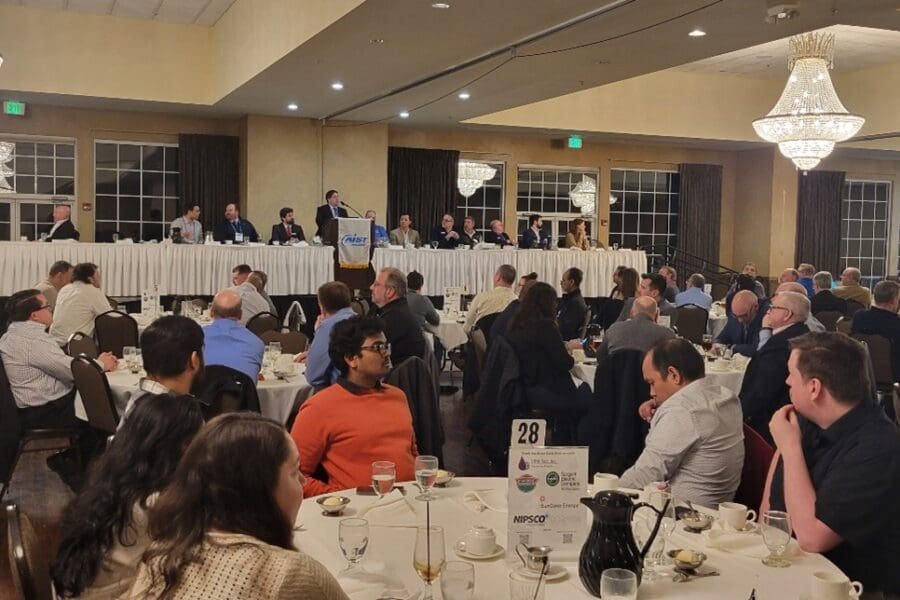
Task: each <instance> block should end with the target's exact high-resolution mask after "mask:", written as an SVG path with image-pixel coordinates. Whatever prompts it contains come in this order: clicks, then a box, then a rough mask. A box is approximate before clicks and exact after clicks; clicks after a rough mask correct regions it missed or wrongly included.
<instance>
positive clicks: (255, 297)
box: [228, 265, 269, 325]
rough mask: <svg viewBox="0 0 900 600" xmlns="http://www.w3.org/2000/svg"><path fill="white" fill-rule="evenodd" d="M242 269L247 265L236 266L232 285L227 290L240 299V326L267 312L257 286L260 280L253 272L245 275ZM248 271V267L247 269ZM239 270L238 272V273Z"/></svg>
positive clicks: (267, 308) (264, 301) (267, 309)
mask: <svg viewBox="0 0 900 600" xmlns="http://www.w3.org/2000/svg"><path fill="white" fill-rule="evenodd" d="M244 267H247V265H238V266H237V267H235V270H234V271H232V276H231V281H232V283H233V284H234V285H232V286H231V287H230V288H228V289H229V290H230V291H232V292H234V293H235V294H237V295H238V296H240V298H241V315H240V317H239V319H240V322H241V325H246V324H247V322H248V321H249V320H250V319H252V318H253V317H255V316H256V315H258V314H259V313H264V312H269V303H268V302H266V299H265V298H263V297H262V295H261V294H260V293H259V288H258V287H257V285H258V284H260V283H261V280H260V278H259V277H258V276H256V275H254V274H253V271H250V272H249V273H246V274H245V271H244ZM247 268H248V269H249V267H247ZM238 269H240V271H238Z"/></svg>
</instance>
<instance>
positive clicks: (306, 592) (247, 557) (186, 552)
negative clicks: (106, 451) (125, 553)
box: [128, 412, 399, 600]
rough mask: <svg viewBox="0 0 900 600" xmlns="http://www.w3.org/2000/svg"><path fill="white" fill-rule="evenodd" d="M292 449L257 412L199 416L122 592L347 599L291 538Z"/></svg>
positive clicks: (295, 506)
mask: <svg viewBox="0 0 900 600" xmlns="http://www.w3.org/2000/svg"><path fill="white" fill-rule="evenodd" d="M299 458H300V457H299V456H298V453H297V447H296V445H295V444H294V442H293V441H292V440H291V438H290V437H289V436H288V434H287V432H285V430H284V427H282V426H281V425H278V424H277V423H275V422H274V421H271V420H269V419H266V418H265V417H262V416H260V415H257V414H253V413H241V412H238V413H227V414H224V415H220V416H218V417H216V418H215V419H213V420H212V421H210V422H209V423H207V424H206V425H205V426H204V427H203V428H202V429H201V430H200V433H199V434H198V435H197V437H195V438H194V440H193V441H192V442H191V443H190V445H189V446H188V447H187V450H186V451H185V453H184V456H183V457H182V458H181V462H179V463H178V468H177V469H176V470H175V474H174V476H173V477H172V480H171V482H170V483H169V485H168V486H167V487H166V489H165V490H164V491H163V492H162V493H161V494H160V496H159V498H158V499H157V501H156V503H155V504H154V505H153V508H152V509H151V510H150V513H149V523H148V531H149V533H150V536H151V538H152V539H153V543H152V544H151V546H150V548H149V549H148V550H147V552H146V553H145V554H144V558H143V561H142V562H141V565H140V568H139V570H138V574H137V578H136V580H135V584H134V587H133V588H132V590H131V593H130V594H129V596H128V598H142V599H143V598H154V599H156V598H166V599H167V600H168V599H172V600H190V599H194V598H200V597H202V598H267V599H285V600H286V599H288V598H321V599H323V600H348V599H347V595H346V594H345V593H344V592H343V591H342V590H341V588H340V585H339V584H338V583H337V581H335V579H334V577H333V576H332V575H331V574H330V573H329V572H328V570H327V569H326V568H325V567H324V566H322V565H321V564H320V563H318V562H317V561H316V560H315V559H313V558H311V557H310V556H308V555H306V554H304V553H303V552H300V551H298V550H297V549H296V548H295V547H294V544H293V536H294V531H293V529H294V523H295V521H296V519H297V512H298V511H299V510H300V505H301V503H302V502H303V484H304V481H305V480H304V477H303V475H302V474H301V473H300V471H299V470H298V469H297V465H298V462H299ZM398 475H399V473H398Z"/></svg>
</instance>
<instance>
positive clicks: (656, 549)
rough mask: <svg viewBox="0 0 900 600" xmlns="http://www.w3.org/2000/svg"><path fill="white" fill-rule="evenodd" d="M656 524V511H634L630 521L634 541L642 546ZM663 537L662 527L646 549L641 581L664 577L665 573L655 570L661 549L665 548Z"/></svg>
mask: <svg viewBox="0 0 900 600" xmlns="http://www.w3.org/2000/svg"><path fill="white" fill-rule="evenodd" d="M655 524H656V513H655V512H653V511H651V510H642V511H640V512H637V513H635V515H634V521H633V523H632V531H633V532H634V537H635V541H636V542H637V545H638V547H639V548H641V547H643V546H644V545H645V544H646V543H647V540H649V539H650V534H651V533H652V532H653V527H654V526H655ZM665 545H666V544H665V539H664V538H663V535H662V529H660V531H659V532H658V533H657V534H656V537H655V538H654V539H653V544H652V545H651V546H650V547H649V548H648V549H647V554H646V556H645V557H644V574H643V577H642V579H643V581H648V582H652V581H659V580H660V579H663V578H665V575H663V574H662V573H659V572H658V571H657V570H656V567H657V566H658V565H659V562H660V561H659V557H660V556H662V553H663V550H664V549H665Z"/></svg>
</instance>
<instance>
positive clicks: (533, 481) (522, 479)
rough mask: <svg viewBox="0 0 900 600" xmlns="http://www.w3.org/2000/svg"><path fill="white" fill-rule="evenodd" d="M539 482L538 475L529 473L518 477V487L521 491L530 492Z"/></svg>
mask: <svg viewBox="0 0 900 600" xmlns="http://www.w3.org/2000/svg"><path fill="white" fill-rule="evenodd" d="M537 482H538V480H537V477H535V476H534V475H530V474H528V473H525V474H524V475H520V476H519V477H516V487H517V488H519V491H520V492H530V491H531V490H533V489H534V488H535V487H537Z"/></svg>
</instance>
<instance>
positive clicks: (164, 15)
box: [0, 0, 299, 27]
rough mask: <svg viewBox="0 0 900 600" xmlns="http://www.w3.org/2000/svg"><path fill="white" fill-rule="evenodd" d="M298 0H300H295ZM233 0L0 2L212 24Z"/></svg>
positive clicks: (3, 0)
mask: <svg viewBox="0 0 900 600" xmlns="http://www.w3.org/2000/svg"><path fill="white" fill-rule="evenodd" d="M298 1H299V0H298ZM234 2H235V0H0V4H9V5H13V6H27V7H31V8H44V9H51V10H68V11H74V12H81V13H90V14H95V15H111V16H114V17H129V18H134V19H149V20H154V21H163V22H166V23H180V24H182V25H204V26H206V27H211V26H213V25H215V24H216V21H218V20H219V18H220V17H221V16H222V15H224V14H225V12H226V11H228V9H229V8H230V7H231V5H232V4H234Z"/></svg>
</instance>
